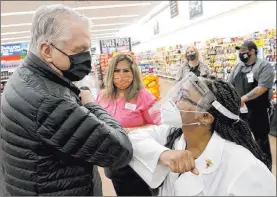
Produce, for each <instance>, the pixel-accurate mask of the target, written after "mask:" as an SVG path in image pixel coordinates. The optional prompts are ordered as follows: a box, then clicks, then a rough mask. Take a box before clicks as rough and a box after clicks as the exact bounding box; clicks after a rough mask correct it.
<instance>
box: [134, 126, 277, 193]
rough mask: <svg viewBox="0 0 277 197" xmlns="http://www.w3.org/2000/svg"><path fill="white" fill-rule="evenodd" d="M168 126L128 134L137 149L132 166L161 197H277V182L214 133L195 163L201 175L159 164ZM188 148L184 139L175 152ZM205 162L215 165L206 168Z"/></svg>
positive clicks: (250, 156) (251, 157)
mask: <svg viewBox="0 0 277 197" xmlns="http://www.w3.org/2000/svg"><path fill="white" fill-rule="evenodd" d="M169 129H170V127H169V126H166V125H161V126H153V127H150V128H147V129H140V130H137V131H132V132H130V133H129V138H130V140H131V142H132V145H133V149H134V157H133V159H132V161H131V162H130V164H129V165H130V166H131V167H132V168H133V169H134V170H135V171H136V172H137V173H138V174H139V175H140V176H141V177H142V178H143V179H144V181H145V182H146V183H147V184H148V185H149V186H150V187H151V188H157V187H158V186H159V185H160V184H161V183H163V182H164V184H163V186H162V187H161V188H160V189H159V195H160V196H258V195H261V196H276V178H275V176H274V175H273V174H272V173H271V172H270V171H269V170H268V168H267V167H266V166H265V165H264V164H263V163H262V162H261V161H260V160H258V159H256V157H255V156H254V155H253V154H252V153H251V152H250V151H248V150H247V149H245V148H244V147H242V146H239V145H236V144H235V143H232V142H229V141H226V140H224V139H223V138H221V137H220V136H219V135H218V134H217V133H216V132H214V134H213V136H212V138H211V140H210V141H209V143H208V145H207V147H206V149H205V151H204V152H203V153H202V155H201V156H200V157H199V158H198V159H196V160H195V162H196V167H197V168H198V170H199V171H200V174H199V175H198V176H197V175H194V174H192V173H191V172H187V173H184V174H182V175H181V176H180V177H178V176H179V174H176V173H172V172H170V170H169V168H167V167H165V166H163V165H162V164H159V163H158V160H159V156H160V154H161V153H162V152H163V151H165V150H167V148H165V147H164V146H163V145H164V144H165V143H166V138H167V136H168V134H169ZM185 147H186V144H185V140H184V137H183V135H182V136H181V137H180V138H179V139H177V140H176V142H175V144H174V149H175V150H184V149H185ZM206 159H209V160H210V161H211V162H212V164H211V165H210V167H207V162H206Z"/></svg>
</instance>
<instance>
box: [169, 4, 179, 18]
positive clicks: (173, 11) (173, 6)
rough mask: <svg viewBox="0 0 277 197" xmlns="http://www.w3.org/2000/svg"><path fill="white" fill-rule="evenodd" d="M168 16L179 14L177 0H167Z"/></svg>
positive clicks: (172, 16)
mask: <svg viewBox="0 0 277 197" xmlns="http://www.w3.org/2000/svg"><path fill="white" fill-rule="evenodd" d="M169 7H170V17H171V18H174V17H175V16H178V15H179V9H178V1H169Z"/></svg>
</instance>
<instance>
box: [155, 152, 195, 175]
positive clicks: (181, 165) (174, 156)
mask: <svg viewBox="0 0 277 197" xmlns="http://www.w3.org/2000/svg"><path fill="white" fill-rule="evenodd" d="M159 161H160V163H162V164H163V165H165V166H167V167H169V168H170V170H171V171H172V172H174V173H184V172H189V171H191V172H192V173H193V174H195V175H198V174H199V171H198V169H197V168H196V167H195V162H194V158H193V157H192V154H191V152H190V151H187V150H169V151H165V152H163V153H162V154H161V155H160V160H159Z"/></svg>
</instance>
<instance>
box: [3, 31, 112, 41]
mask: <svg viewBox="0 0 277 197" xmlns="http://www.w3.org/2000/svg"><path fill="white" fill-rule="evenodd" d="M105 35H107V36H105ZM108 35H109V36H108ZM115 35H116V32H111V33H99V34H93V33H92V36H93V37H97V36H98V37H97V38H99V37H102V36H105V37H111V36H115ZM23 38H30V36H22V37H13V38H1V41H5V40H17V39H23Z"/></svg>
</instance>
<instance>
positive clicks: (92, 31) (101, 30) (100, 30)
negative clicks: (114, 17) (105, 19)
mask: <svg viewBox="0 0 277 197" xmlns="http://www.w3.org/2000/svg"><path fill="white" fill-rule="evenodd" d="M103 31H119V29H98V30H91V31H90V32H91V33H94V32H103Z"/></svg>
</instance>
